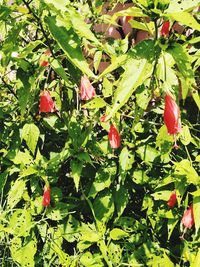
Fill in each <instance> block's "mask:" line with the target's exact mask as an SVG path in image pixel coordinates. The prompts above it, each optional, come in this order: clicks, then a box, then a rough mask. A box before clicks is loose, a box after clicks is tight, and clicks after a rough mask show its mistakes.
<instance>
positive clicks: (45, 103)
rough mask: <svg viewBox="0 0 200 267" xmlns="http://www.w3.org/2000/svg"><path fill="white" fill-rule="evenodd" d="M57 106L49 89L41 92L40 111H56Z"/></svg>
mask: <svg viewBox="0 0 200 267" xmlns="http://www.w3.org/2000/svg"><path fill="white" fill-rule="evenodd" d="M55 111H56V107H55V103H54V101H53V99H52V98H51V95H50V93H49V91H43V92H42V93H41V94H40V112H55Z"/></svg>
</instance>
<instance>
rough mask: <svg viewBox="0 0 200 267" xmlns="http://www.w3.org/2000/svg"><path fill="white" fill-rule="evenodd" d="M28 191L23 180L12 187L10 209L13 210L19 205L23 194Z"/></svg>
mask: <svg viewBox="0 0 200 267" xmlns="http://www.w3.org/2000/svg"><path fill="white" fill-rule="evenodd" d="M25 189H26V182H25V181H24V180H22V179H20V180H19V179H17V180H16V181H15V182H14V184H13V185H12V186H11V188H10V191H9V193H8V202H7V205H8V208H10V209H13V208H14V207H15V206H16V205H17V203H18V202H19V201H20V200H21V199H22V196H23V193H24V191H25Z"/></svg>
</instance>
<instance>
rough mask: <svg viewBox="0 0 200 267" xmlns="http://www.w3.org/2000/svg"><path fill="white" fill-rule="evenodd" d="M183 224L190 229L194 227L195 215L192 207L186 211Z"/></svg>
mask: <svg viewBox="0 0 200 267" xmlns="http://www.w3.org/2000/svg"><path fill="white" fill-rule="evenodd" d="M181 223H182V224H183V225H184V226H185V227H186V228H188V229H190V228H192V226H193V225H194V213H193V206H192V205H191V206H190V207H189V208H188V209H187V210H185V212H184V214H183V218H182V220H181Z"/></svg>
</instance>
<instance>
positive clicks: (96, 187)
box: [88, 164, 117, 197]
mask: <svg viewBox="0 0 200 267" xmlns="http://www.w3.org/2000/svg"><path fill="white" fill-rule="evenodd" d="M116 172H117V169H116V165H115V164H111V165H109V166H107V167H105V168H103V167H102V168H100V169H99V170H98V171H97V173H96V175H95V180H94V182H93V184H92V186H91V188H90V192H89V195H88V197H95V196H96V194H97V193H98V192H100V191H102V190H104V189H105V188H108V187H110V185H111V183H112V181H113V180H114V177H115V175H116Z"/></svg>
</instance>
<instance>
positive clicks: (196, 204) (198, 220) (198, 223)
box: [193, 196, 200, 235]
mask: <svg viewBox="0 0 200 267" xmlns="http://www.w3.org/2000/svg"><path fill="white" fill-rule="evenodd" d="M193 210H194V221H195V233H196V235H197V233H198V231H199V228H200V216H199V214H200V196H195V197H194V199H193Z"/></svg>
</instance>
